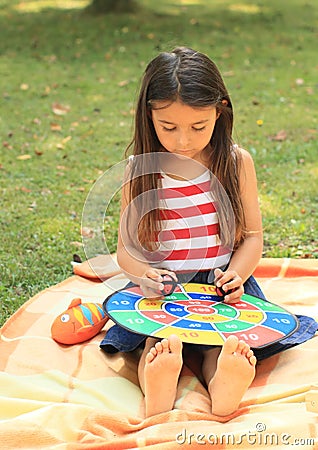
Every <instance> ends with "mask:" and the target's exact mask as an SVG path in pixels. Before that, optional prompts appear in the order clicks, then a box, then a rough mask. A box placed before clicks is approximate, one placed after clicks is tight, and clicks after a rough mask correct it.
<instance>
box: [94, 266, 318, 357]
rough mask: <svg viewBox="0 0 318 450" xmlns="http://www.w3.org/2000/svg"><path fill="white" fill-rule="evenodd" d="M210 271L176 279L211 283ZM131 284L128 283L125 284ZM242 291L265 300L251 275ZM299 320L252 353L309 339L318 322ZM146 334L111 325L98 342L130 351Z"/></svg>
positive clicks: (261, 354)
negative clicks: (294, 327) (290, 329)
mask: <svg viewBox="0 0 318 450" xmlns="http://www.w3.org/2000/svg"><path fill="white" fill-rule="evenodd" d="M209 274H210V271H204V272H198V273H197V274H195V276H194V277H193V278H191V280H189V278H188V277H186V278H185V279H184V280H183V279H182V278H183V277H182V276H181V274H178V280H179V282H180V283H184V282H189V281H191V282H192V283H203V284H211V283H209V282H208V281H209V280H208V276H209ZM130 285H133V284H132V283H129V284H128V285H127V287H128V286H130ZM244 292H245V293H246V294H249V295H254V296H255V297H258V298H261V299H264V300H266V298H265V296H264V294H263V292H262V290H261V288H260V287H259V285H258V283H257V281H256V280H255V278H254V277H253V276H251V277H250V278H248V280H247V281H246V282H245V283H244ZM297 318H298V321H299V327H298V329H297V330H296V331H295V332H294V333H292V334H291V335H290V336H288V337H287V338H285V339H282V340H281V341H279V342H275V343H274V344H270V345H268V346H267V347H263V348H259V349H253V351H254V354H255V356H256V358H257V359H258V360H261V359H264V358H268V357H269V356H272V355H274V354H275V353H279V352H281V351H283V350H287V349H288V348H291V347H294V346H295V345H298V344H301V343H303V342H305V341H307V340H308V339H310V338H311V337H312V336H314V334H315V333H316V331H317V330H318V323H317V322H316V321H315V320H314V319H313V318H311V317H308V316H302V315H297ZM146 338H147V336H144V335H142V334H138V333H134V332H132V331H129V330H126V329H125V328H122V327H121V326H119V325H113V326H112V327H111V328H110V329H109V330H108V331H107V333H106V335H105V337H104V339H103V340H102V341H101V343H100V347H101V349H102V350H103V351H105V352H106V353H117V352H131V351H133V350H135V349H136V348H138V347H140V346H142V345H143V344H144V342H145V340H146ZM185 345H187V346H193V348H196V349H197V350H198V351H201V350H207V349H209V348H211V347H212V346H211V345H200V344H185Z"/></svg>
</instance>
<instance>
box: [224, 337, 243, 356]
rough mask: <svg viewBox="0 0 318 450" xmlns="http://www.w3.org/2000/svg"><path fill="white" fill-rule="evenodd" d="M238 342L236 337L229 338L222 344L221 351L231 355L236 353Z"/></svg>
mask: <svg viewBox="0 0 318 450" xmlns="http://www.w3.org/2000/svg"><path fill="white" fill-rule="evenodd" d="M238 344H239V340H238V339H237V337H236V336H229V337H228V338H227V339H226V341H225V342H224V344H223V351H224V352H225V353H229V354H232V353H234V352H236V350H237V347H238Z"/></svg>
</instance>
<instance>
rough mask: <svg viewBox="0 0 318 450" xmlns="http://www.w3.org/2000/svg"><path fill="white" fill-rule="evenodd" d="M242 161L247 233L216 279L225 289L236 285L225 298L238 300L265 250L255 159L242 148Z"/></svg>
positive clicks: (242, 193)
mask: <svg viewBox="0 0 318 450" xmlns="http://www.w3.org/2000/svg"><path fill="white" fill-rule="evenodd" d="M240 152H241V155H242V165H241V172H240V178H239V181H240V192H241V198H242V204H243V210H244V215H245V226H246V237H245V239H244V241H243V242H242V244H241V245H240V246H239V248H238V249H237V250H236V251H235V253H234V254H233V256H232V258H231V261H230V264H229V267H228V269H227V270H226V271H225V272H222V271H221V270H220V269H216V270H215V277H216V283H217V285H219V286H222V288H223V289H224V290H225V291H228V290H230V289H234V291H233V292H232V293H231V294H228V295H226V297H225V301H228V302H235V301H238V300H239V298H240V297H241V295H242V294H243V293H244V288H243V283H245V281H246V280H247V279H248V278H249V277H250V276H251V275H252V273H253V272H254V270H255V268H256V266H257V264H258V262H259V260H260V258H261V256H262V250H263V232H262V218H261V213H260V207H259V203H258V192H257V179H256V173H255V168H254V163H253V159H252V157H251V156H250V154H249V153H248V152H247V151H245V150H242V149H240Z"/></svg>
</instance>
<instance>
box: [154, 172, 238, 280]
mask: <svg viewBox="0 0 318 450" xmlns="http://www.w3.org/2000/svg"><path fill="white" fill-rule="evenodd" d="M210 184H211V181H210V173H209V171H208V170H207V171H205V172H204V173H203V174H201V175H200V176H199V177H197V178H195V179H192V180H176V179H174V178H171V177H169V176H167V175H166V174H163V173H162V188H160V189H159V209H160V221H161V226H160V230H161V231H160V232H159V233H158V236H157V237H156V242H157V244H158V249H156V250H155V251H154V252H151V257H150V262H151V263H152V265H153V266H154V267H159V268H163V269H168V270H172V271H176V272H178V271H181V272H182V271H198V270H210V269H212V268H216V267H223V266H225V265H226V264H228V262H229V260H230V257H231V252H230V250H229V249H226V248H224V247H222V246H221V244H220V238H219V220H218V214H217V212H216V208H215V204H214V200H213V196H212V193H211V190H210ZM148 259H149V255H148Z"/></svg>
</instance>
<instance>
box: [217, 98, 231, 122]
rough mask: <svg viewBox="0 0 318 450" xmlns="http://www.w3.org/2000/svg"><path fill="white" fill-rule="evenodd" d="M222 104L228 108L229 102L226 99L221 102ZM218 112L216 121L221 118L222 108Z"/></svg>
mask: <svg viewBox="0 0 318 450" xmlns="http://www.w3.org/2000/svg"><path fill="white" fill-rule="evenodd" d="M221 103H222V105H223V106H227V105H228V104H229V102H228V101H227V100H226V99H225V98H224V99H223V100H222V101H221ZM216 111H217V114H216V119H218V118H219V117H220V115H221V114H222V111H221V110H220V108H217V110H216Z"/></svg>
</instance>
